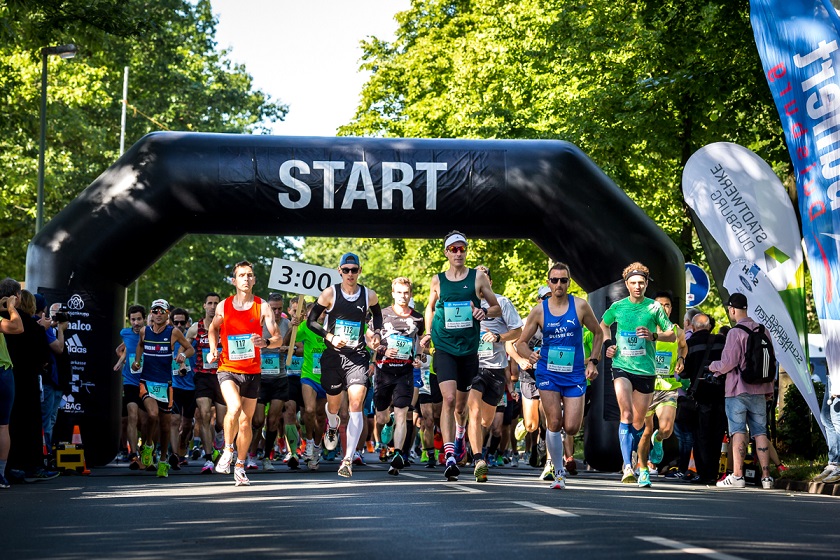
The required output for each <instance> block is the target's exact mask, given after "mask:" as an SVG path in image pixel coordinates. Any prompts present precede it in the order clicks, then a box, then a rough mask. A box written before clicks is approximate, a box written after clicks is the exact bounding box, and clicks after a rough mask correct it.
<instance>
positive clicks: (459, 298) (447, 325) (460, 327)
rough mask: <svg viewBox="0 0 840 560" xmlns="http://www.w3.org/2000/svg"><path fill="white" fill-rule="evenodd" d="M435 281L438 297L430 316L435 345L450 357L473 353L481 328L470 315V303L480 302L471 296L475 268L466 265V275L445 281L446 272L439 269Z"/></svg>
mask: <svg viewBox="0 0 840 560" xmlns="http://www.w3.org/2000/svg"><path fill="white" fill-rule="evenodd" d="M438 281H439V282H440V288H439V290H440V297H439V298H438V300H437V302H436V303H435V315H434V318H433V319H432V340H433V341H434V343H435V348H437V349H438V350H443V351H444V352H446V353H447V354H451V355H453V356H467V355H469V354H476V353H477V352H478V339H479V333H480V332H481V329H480V323H479V322H478V321H476V320H475V319H474V318H473V314H472V306H475V307H479V306H480V304H481V302H480V301H479V299H478V296H476V295H475V269H474V268H470V269H469V270H468V272H467V276H466V278H463V279H462V280H458V281H457V282H452V281H450V280H447V279H446V273H445V272H441V273H439V274H438ZM471 303H472V306H471V305H470V304H471Z"/></svg>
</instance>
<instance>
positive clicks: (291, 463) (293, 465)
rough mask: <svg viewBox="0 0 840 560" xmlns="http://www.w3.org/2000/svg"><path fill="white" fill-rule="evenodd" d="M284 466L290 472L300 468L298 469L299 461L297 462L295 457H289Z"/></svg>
mask: <svg viewBox="0 0 840 560" xmlns="http://www.w3.org/2000/svg"><path fill="white" fill-rule="evenodd" d="M286 465H287V466H288V467H289V469H290V470H293V471H296V470H298V469H299V468H300V467H299V465H300V461H298V458H297V456H295V455H292V456H291V457H289V461H288V462H287V463H286ZM269 470H274V469H269Z"/></svg>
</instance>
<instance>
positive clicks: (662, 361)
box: [653, 341, 682, 391]
mask: <svg viewBox="0 0 840 560" xmlns="http://www.w3.org/2000/svg"><path fill="white" fill-rule="evenodd" d="M678 348H679V346H678V344H677V342H662V341H657V342H656V358H654V361H655V363H656V382H655V383H654V384H653V388H654V390H656V391H676V390H677V389H680V388H681V387H682V383H680V382H679V381H677V379H676V378H675V377H674V367H675V366H676V365H677V356H678V355H679V350H678Z"/></svg>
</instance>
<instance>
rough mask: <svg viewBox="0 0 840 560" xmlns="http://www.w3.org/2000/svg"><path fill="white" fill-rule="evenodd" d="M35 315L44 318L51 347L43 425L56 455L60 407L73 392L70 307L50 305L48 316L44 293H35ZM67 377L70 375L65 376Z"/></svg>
mask: <svg viewBox="0 0 840 560" xmlns="http://www.w3.org/2000/svg"><path fill="white" fill-rule="evenodd" d="M35 314H36V317H40V319H39V321H38V322H39V323H40V324H41V326H42V327H44V330H45V331H46V333H47V344H48V345H49V347H50V351H51V352H50V354H51V355H50V366H49V367H48V368H47V372H46V374H45V375H44V376H43V382H42V385H43V388H44V399H43V400H42V401H41V423H42V425H43V428H44V443H45V444H46V446H47V449H48V450H50V453H52V434H53V428H54V427H55V421H56V419H57V418H58V408H59V406H60V405H61V398H62V397H63V396H64V395H65V394H67V393H69V392H70V390H69V389H70V388H69V381H70V377H69V371H65V369H67V370H69V362H67V359H68V358H67V356H66V353H67V348H66V347H65V345H64V331H66V330H67V327H68V326H69V325H70V316H69V315H68V314H67V308H66V307H62V305H61V304H60V303H54V304H52V305H51V306H50V309H49V314H47V299H46V298H45V297H44V296H43V295H41V294H35ZM63 374H66V375H63Z"/></svg>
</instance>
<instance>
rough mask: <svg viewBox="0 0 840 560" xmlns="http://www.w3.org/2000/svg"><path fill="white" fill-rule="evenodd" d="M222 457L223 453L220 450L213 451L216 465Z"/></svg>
mask: <svg viewBox="0 0 840 560" xmlns="http://www.w3.org/2000/svg"><path fill="white" fill-rule="evenodd" d="M221 456H222V452H221V451H219V450H218V449H213V462H214V463H215V462H216V461H218V460H219V457H221Z"/></svg>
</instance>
